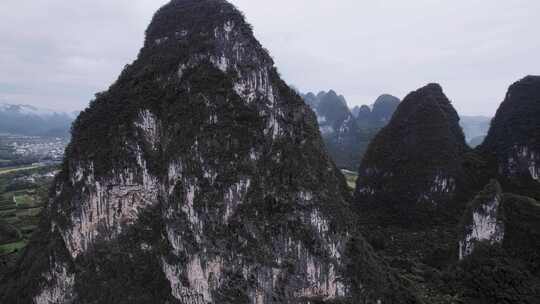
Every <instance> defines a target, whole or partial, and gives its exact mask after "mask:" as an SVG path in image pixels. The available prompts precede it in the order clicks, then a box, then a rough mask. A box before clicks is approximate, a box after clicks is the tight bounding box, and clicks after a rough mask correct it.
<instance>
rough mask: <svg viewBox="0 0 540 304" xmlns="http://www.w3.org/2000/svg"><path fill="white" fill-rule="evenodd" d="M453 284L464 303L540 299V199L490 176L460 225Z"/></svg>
mask: <svg viewBox="0 0 540 304" xmlns="http://www.w3.org/2000/svg"><path fill="white" fill-rule="evenodd" d="M460 230H461V235H460V243H459V247H460V252H459V257H460V260H461V262H460V263H459V264H458V265H457V266H456V267H455V269H456V271H455V274H454V275H455V276H456V280H457V283H456V285H457V286H459V288H460V289H461V293H462V294H463V295H464V299H466V301H467V302H474V303H486V304H487V303H531V304H532V303H538V301H539V300H540V267H539V266H540V263H539V262H538V256H539V254H540V241H539V240H540V203H539V202H538V201H536V200H534V199H531V198H528V197H523V196H518V195H514V194H508V193H503V190H502V188H501V186H500V184H499V183H498V182H497V181H496V180H492V181H491V182H490V183H489V184H488V185H487V186H486V187H485V189H484V190H483V191H481V192H480V193H479V194H478V195H477V196H476V197H475V199H474V200H472V201H471V203H469V205H468V208H467V210H466V211H465V213H464V216H463V221H462V223H461V225H460Z"/></svg>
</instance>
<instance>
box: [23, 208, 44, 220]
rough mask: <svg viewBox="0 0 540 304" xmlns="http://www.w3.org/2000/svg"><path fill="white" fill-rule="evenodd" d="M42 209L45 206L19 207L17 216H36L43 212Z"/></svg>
mask: <svg viewBox="0 0 540 304" xmlns="http://www.w3.org/2000/svg"><path fill="white" fill-rule="evenodd" d="M41 210H43V208H41V207H37V208H28V209H18V210H17V217H19V218H21V219H22V218H24V217H36V216H38V215H39V214H40V213H41Z"/></svg>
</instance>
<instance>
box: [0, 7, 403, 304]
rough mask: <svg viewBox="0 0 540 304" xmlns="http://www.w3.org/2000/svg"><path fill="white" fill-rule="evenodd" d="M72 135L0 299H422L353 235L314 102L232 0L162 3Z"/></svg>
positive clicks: (183, 302)
mask: <svg viewBox="0 0 540 304" xmlns="http://www.w3.org/2000/svg"><path fill="white" fill-rule="evenodd" d="M72 135H73V136H72V142H71V144H70V146H69V148H68V149H67V155H66V159H65V161H64V164H63V168H62V171H61V173H60V174H59V175H58V177H57V178H56V182H55V185H54V187H53V189H52V191H51V199H50V202H49V204H48V207H47V209H46V212H45V215H44V220H43V223H42V226H41V227H42V228H41V230H40V232H39V233H38V234H37V235H36V236H35V239H34V240H33V241H32V242H31V244H30V245H29V248H28V249H27V250H26V252H25V253H24V256H23V257H22V259H21V262H20V263H19V265H18V272H17V275H14V276H13V277H9V278H4V280H3V285H4V286H5V287H4V289H3V290H2V293H1V294H0V298H1V299H2V302H3V303H36V304H45V303H179V304H188V303H189V304H191V303H220V304H221V303H235V304H237V303H296V302H304V303H315V302H317V303H319V302H321V301H338V300H341V299H347V298H350V297H352V296H354V297H362V299H365V300H366V301H369V302H373V303H375V302H377V301H383V302H387V300H388V301H389V302H392V303H412V302H411V300H410V299H413V298H412V297H410V296H404V294H408V293H406V292H403V289H402V288H401V285H400V284H398V283H397V280H396V277H395V276H394V275H393V274H392V272H391V271H390V269H389V268H388V267H387V266H385V265H386V264H384V263H383V262H382V261H381V260H380V259H379V258H378V257H377V256H376V255H375V254H374V253H373V252H372V249H371V247H369V246H368V245H366V244H365V243H364V242H363V240H362V238H361V237H355V239H354V240H349V236H350V235H351V233H350V230H349V229H350V228H351V227H353V224H352V223H353V218H352V217H351V212H350V208H349V195H348V190H347V187H346V184H345V181H344V178H343V177H342V176H341V174H340V173H339V172H338V171H337V169H336V168H335V166H334V165H333V162H332V161H331V160H330V159H329V157H328V156H327V155H326V153H325V152H324V146H323V143H322V139H321V136H320V133H319V131H318V126H317V123H316V117H315V115H313V112H312V111H311V110H310V109H309V108H308V107H307V106H306V105H305V103H304V102H303V101H302V99H301V98H300V96H298V95H297V94H296V93H295V92H294V91H293V90H291V89H290V88H289V87H288V86H287V85H286V84H285V83H284V82H283V81H282V80H281V79H280V78H279V75H278V73H277V71H276V69H275V67H274V65H273V61H272V59H271V57H270V56H269V55H268V53H267V52H266V51H265V50H264V49H263V48H262V47H261V45H260V44H259V43H258V41H257V40H256V39H255V38H254V37H253V33H252V30H251V27H250V26H249V25H248V24H247V23H246V22H245V21H244V18H243V16H242V14H241V13H240V12H239V11H238V10H237V9H236V8H235V7H234V6H232V5H231V4H229V3H227V2H226V1H218V0H213V1H210V0H204V1H188V0H184V1H181V0H176V1H172V2H170V3H169V4H167V5H165V6H164V7H163V8H161V9H160V10H159V11H158V12H157V13H156V15H155V16H154V18H153V21H152V23H151V25H150V26H149V28H148V30H147V33H146V40H145V44H144V47H143V49H142V50H141V51H140V53H139V57H138V59H137V60H136V61H135V62H134V63H133V64H131V65H129V66H127V67H126V68H125V70H124V71H123V72H122V74H121V75H120V77H119V79H118V80H117V81H116V83H114V84H113V85H112V86H111V87H110V89H109V90H108V91H107V92H104V93H101V94H99V95H98V96H97V98H96V100H94V101H92V102H91V105H90V107H89V108H88V109H87V110H85V111H84V112H83V113H81V115H80V116H79V117H78V119H77V121H76V122H75V124H74V127H73V134H72ZM351 242H352V243H351ZM347 248H352V249H350V250H347ZM348 252H351V254H354V256H351V255H347V254H348ZM351 260H352V262H351ZM349 264H354V265H356V266H357V267H360V269H361V270H362V271H361V272H358V273H354V274H353V275H354V278H352V276H349V277H348V276H346V275H345V274H346V273H347V272H346V271H345V270H346V267H345V265H349Z"/></svg>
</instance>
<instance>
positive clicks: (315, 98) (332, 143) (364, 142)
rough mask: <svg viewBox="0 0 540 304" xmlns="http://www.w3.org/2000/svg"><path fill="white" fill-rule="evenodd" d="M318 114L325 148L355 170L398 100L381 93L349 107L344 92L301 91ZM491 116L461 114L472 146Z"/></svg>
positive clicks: (479, 140) (478, 141)
mask: <svg viewBox="0 0 540 304" xmlns="http://www.w3.org/2000/svg"><path fill="white" fill-rule="evenodd" d="M301 96H302V97H303V98H304V100H305V101H306V103H307V104H308V105H309V106H310V107H311V108H312V109H313V111H314V112H315V114H316V115H317V121H318V123H319V128H320V131H321V134H322V136H323V139H324V142H325V144H326V148H327V150H328V152H329V153H330V155H331V156H332V158H333V159H334V162H335V163H336V165H337V166H338V167H340V168H342V169H347V170H357V169H358V166H359V165H360V162H361V160H362V158H363V156H364V153H365V151H366V149H367V147H368V145H369V143H370V141H371V140H372V139H373V137H375V135H377V133H378V131H379V130H380V129H382V128H384V127H385V126H386V125H387V124H388V123H389V122H390V120H391V119H392V116H393V114H394V112H395V111H396V109H397V108H398V106H399V104H400V102H401V101H400V99H399V98H397V97H395V96H392V95H389V94H383V95H381V96H379V97H378V98H377V99H376V100H375V102H374V103H373V104H371V105H362V106H355V107H353V108H352V109H351V108H350V107H349V105H348V104H347V100H346V99H345V97H344V96H343V95H339V94H338V93H336V92H335V91H334V90H329V91H328V92H325V91H321V92H319V93H318V94H314V93H311V92H310V93H307V94H301ZM490 122H491V118H490V117H486V116H461V117H460V121H459V125H460V126H461V128H462V129H463V132H464V134H465V140H466V142H467V144H468V145H469V146H471V147H473V148H474V147H476V146H478V145H480V144H481V143H482V142H483V141H484V138H485V137H486V135H487V132H488V130H489V126H490Z"/></svg>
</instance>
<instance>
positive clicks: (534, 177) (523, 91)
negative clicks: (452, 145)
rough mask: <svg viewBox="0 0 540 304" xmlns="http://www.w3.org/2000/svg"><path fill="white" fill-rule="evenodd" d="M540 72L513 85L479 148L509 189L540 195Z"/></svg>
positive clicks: (530, 194) (536, 196)
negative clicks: (538, 74)
mask: <svg viewBox="0 0 540 304" xmlns="http://www.w3.org/2000/svg"><path fill="white" fill-rule="evenodd" d="M538 117H540V76H527V77H525V78H523V79H521V80H520V81H518V82H516V83H514V84H513V85H512V86H510V88H509V90H508V93H507V94H506V98H505V100H504V101H503V103H502V104H501V106H500V107H499V109H498V110H497V114H496V115H495V117H494V119H493V121H492V123H491V128H490V130H489V133H488V135H487V137H486V139H485V141H484V143H483V144H482V145H481V146H480V147H479V149H478V150H479V152H480V153H482V154H483V155H484V156H485V157H486V158H487V159H489V160H491V161H492V165H493V166H494V167H495V168H496V169H497V170H498V174H499V175H500V177H501V182H502V183H503V186H505V188H507V189H508V191H512V192H516V193H522V194H525V195H528V196H532V197H534V198H537V199H540V119H538Z"/></svg>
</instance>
